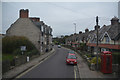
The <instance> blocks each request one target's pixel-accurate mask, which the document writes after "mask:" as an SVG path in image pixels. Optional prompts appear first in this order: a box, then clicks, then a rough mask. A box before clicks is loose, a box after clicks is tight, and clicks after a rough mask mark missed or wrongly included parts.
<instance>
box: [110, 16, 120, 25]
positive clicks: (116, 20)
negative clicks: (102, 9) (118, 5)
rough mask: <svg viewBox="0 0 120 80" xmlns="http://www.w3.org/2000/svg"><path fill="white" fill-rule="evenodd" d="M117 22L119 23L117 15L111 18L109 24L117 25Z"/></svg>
mask: <svg viewBox="0 0 120 80" xmlns="http://www.w3.org/2000/svg"><path fill="white" fill-rule="evenodd" d="M118 24H119V19H118V18H117V17H114V18H112V19H111V25H118Z"/></svg>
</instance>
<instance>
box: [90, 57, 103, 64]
mask: <svg viewBox="0 0 120 80" xmlns="http://www.w3.org/2000/svg"><path fill="white" fill-rule="evenodd" d="M90 62H91V63H94V64H96V63H97V58H96V57H94V58H93V59H92V60H91V61H90ZM98 63H99V64H100V63H101V59H100V57H99V58H98Z"/></svg>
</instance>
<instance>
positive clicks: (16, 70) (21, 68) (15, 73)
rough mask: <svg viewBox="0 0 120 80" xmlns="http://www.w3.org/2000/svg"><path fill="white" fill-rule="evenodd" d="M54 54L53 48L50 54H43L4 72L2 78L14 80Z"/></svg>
mask: <svg viewBox="0 0 120 80" xmlns="http://www.w3.org/2000/svg"><path fill="white" fill-rule="evenodd" d="M54 52H55V49H54V48H53V49H52V50H51V51H50V52H48V53H45V54H44V55H41V56H39V57H37V58H35V59H33V60H31V61H29V62H27V63H25V64H22V65H20V66H18V67H15V68H14V69H12V70H10V71H8V72H6V73H5V74H4V75H3V76H2V78H7V79H10V78H16V77H17V76H18V75H20V74H21V73H23V72H25V71H27V70H28V69H30V68H32V67H34V66H36V65H37V64H38V63H40V62H41V61H43V60H45V59H46V58H48V57H50V56H52V55H53V54H54Z"/></svg>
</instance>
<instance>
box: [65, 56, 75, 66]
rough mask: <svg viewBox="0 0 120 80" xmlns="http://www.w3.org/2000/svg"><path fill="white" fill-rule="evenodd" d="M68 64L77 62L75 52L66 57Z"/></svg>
mask: <svg viewBox="0 0 120 80" xmlns="http://www.w3.org/2000/svg"><path fill="white" fill-rule="evenodd" d="M66 64H77V58H76V56H75V54H69V55H68V56H67V57H66Z"/></svg>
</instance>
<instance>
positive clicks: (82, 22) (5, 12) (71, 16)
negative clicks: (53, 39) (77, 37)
mask: <svg viewBox="0 0 120 80" xmlns="http://www.w3.org/2000/svg"><path fill="white" fill-rule="evenodd" d="M20 9H29V17H40V20H41V21H44V22H45V23H46V24H47V25H49V26H51V27H52V29H53V36H60V35H70V34H73V33H74V32H75V27H74V24H73V23H76V27H77V33H78V32H79V31H84V30H85V29H86V28H88V29H89V30H93V29H94V26H95V17H96V16H99V25H100V26H101V27H102V26H103V25H104V24H105V25H110V20H111V18H113V17H114V16H117V17H118V3H117V2H3V3H2V33H6V30H7V29H8V28H9V27H10V25H11V24H12V23H14V22H15V21H16V20H17V19H18V18H19V10H20Z"/></svg>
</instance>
